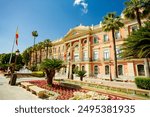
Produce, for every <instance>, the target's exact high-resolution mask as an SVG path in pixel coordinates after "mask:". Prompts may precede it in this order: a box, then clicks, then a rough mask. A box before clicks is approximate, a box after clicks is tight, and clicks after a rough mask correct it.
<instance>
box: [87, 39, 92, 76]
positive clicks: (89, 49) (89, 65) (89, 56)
mask: <svg viewBox="0 0 150 117" xmlns="http://www.w3.org/2000/svg"><path fill="white" fill-rule="evenodd" d="M87 46H88V61H89V63H88V71H87V77H90V74H91V64H90V62H91V60H92V58H91V42H90V36H88V37H87Z"/></svg>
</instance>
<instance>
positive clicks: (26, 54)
mask: <svg viewBox="0 0 150 117" xmlns="http://www.w3.org/2000/svg"><path fill="white" fill-rule="evenodd" d="M31 51H32V48H31V47H29V48H27V49H26V50H24V52H23V53H22V60H23V62H24V63H25V65H26V66H28V62H29V61H30V59H31V56H30V54H31Z"/></svg>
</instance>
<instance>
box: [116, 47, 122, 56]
mask: <svg viewBox="0 0 150 117" xmlns="http://www.w3.org/2000/svg"><path fill="white" fill-rule="evenodd" d="M116 54H117V59H121V55H120V54H121V50H120V48H116Z"/></svg>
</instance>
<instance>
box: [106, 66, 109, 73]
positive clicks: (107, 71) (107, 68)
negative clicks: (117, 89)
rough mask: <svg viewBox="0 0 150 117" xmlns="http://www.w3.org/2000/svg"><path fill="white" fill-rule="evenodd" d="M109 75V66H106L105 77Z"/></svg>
mask: <svg viewBox="0 0 150 117" xmlns="http://www.w3.org/2000/svg"><path fill="white" fill-rule="evenodd" d="M108 74H109V65H106V66H105V75H108Z"/></svg>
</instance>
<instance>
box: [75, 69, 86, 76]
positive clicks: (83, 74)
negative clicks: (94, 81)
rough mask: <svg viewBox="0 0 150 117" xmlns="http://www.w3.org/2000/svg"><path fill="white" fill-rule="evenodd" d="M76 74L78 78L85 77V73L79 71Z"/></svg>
mask: <svg viewBox="0 0 150 117" xmlns="http://www.w3.org/2000/svg"><path fill="white" fill-rule="evenodd" d="M76 74H77V76H78V77H85V76H86V75H85V74H86V71H82V70H79V71H77V72H76Z"/></svg>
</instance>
